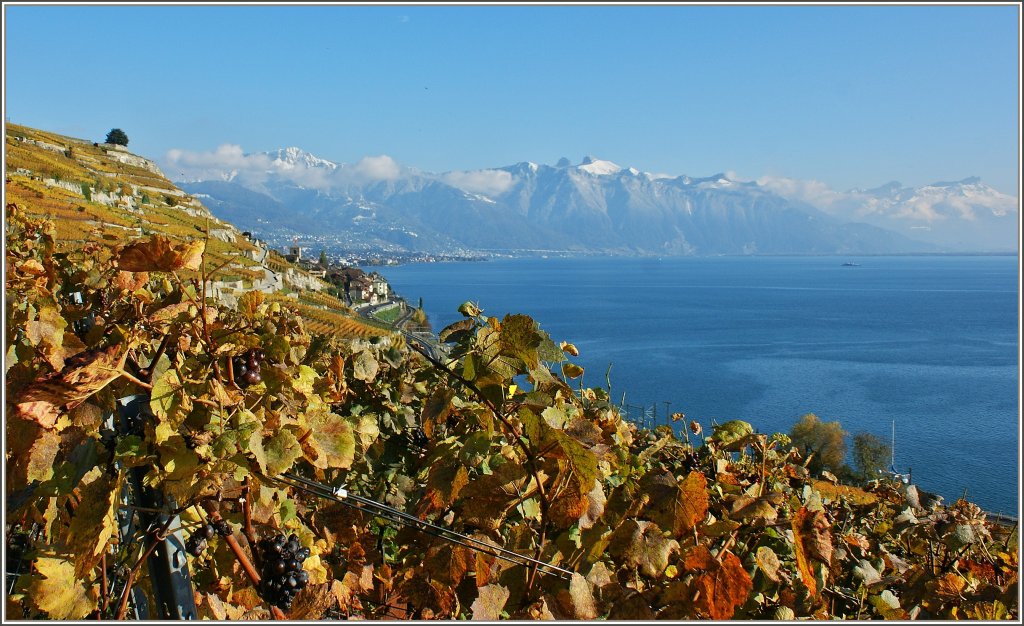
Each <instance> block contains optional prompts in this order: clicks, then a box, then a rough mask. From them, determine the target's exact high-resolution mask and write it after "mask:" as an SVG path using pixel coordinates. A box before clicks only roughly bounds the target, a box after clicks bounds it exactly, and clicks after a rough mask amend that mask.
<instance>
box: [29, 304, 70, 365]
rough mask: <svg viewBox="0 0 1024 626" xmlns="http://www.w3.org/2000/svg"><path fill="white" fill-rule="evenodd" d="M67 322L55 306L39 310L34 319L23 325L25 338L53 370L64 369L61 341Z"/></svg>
mask: <svg viewBox="0 0 1024 626" xmlns="http://www.w3.org/2000/svg"><path fill="white" fill-rule="evenodd" d="M66 327H67V322H66V321H65V320H64V318H63V317H62V316H61V314H60V311H58V310H57V307H55V306H44V307H42V308H41V309H39V312H38V314H37V316H36V319H34V320H31V321H29V322H27V323H26V324H25V338H26V339H28V341H29V343H30V344H31V345H33V346H36V349H37V350H38V351H39V353H40V354H41V355H42V356H43V358H45V359H46V361H47V362H48V363H49V364H50V367H52V368H53V369H55V370H60V369H61V368H63V367H64V350H63V339H64V329H65V328H66Z"/></svg>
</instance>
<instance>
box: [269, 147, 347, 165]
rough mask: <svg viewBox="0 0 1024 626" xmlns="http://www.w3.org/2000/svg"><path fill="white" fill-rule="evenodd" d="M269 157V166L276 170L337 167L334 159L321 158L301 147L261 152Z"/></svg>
mask: <svg viewBox="0 0 1024 626" xmlns="http://www.w3.org/2000/svg"><path fill="white" fill-rule="evenodd" d="M260 154H265V155H266V156H267V157H269V158H270V166H271V167H272V168H274V169H276V170H292V169H297V168H314V167H317V168H323V169H327V170H336V169H338V164H337V163H335V162H334V161H328V160H327V159H321V158H320V157H318V156H316V155H313V154H310V153H308V152H306V151H305V150H303V149H302V148H295V147H291V148H280V149H278V150H274V151H272V152H261V153H260Z"/></svg>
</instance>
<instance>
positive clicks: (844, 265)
mask: <svg viewBox="0 0 1024 626" xmlns="http://www.w3.org/2000/svg"><path fill="white" fill-rule="evenodd" d="M843 267H860V263H854V262H853V261H847V262H846V263H843Z"/></svg>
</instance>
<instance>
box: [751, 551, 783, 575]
mask: <svg viewBox="0 0 1024 626" xmlns="http://www.w3.org/2000/svg"><path fill="white" fill-rule="evenodd" d="M755 559H756V561H757V566H758V567H759V568H761V571H762V572H764V573H765V575H766V576H767V577H768V578H770V579H771V580H772V581H773V582H782V578H780V577H779V567H780V565H781V563H779V557H778V555H776V554H775V551H774V550H772V549H771V548H769V547H768V546H761V547H759V548H758V549H757V554H756V555H755Z"/></svg>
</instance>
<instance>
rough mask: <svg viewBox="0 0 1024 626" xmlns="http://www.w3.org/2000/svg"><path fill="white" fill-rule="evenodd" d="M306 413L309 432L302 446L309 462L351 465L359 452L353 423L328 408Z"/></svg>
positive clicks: (322, 465)
mask: <svg viewBox="0 0 1024 626" xmlns="http://www.w3.org/2000/svg"><path fill="white" fill-rule="evenodd" d="M305 416H306V426H307V428H309V432H310V434H309V436H308V437H306V438H305V440H304V441H303V442H302V450H303V452H304V453H305V455H306V458H307V459H308V460H309V462H310V463H312V464H313V466H314V467H319V468H320V469H327V468H329V467H337V468H341V469H348V468H350V467H352V463H353V461H355V455H356V437H355V434H354V433H353V431H352V425H351V424H349V423H348V422H347V421H346V420H344V419H342V418H341V417H340V416H338V415H335V414H334V413H331V412H329V411H326V410H320V411H312V412H307V413H306V414H305ZM251 441H252V439H251V438H250V442H251ZM258 460H259V457H257V462H258ZM289 465H290V463H289Z"/></svg>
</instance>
